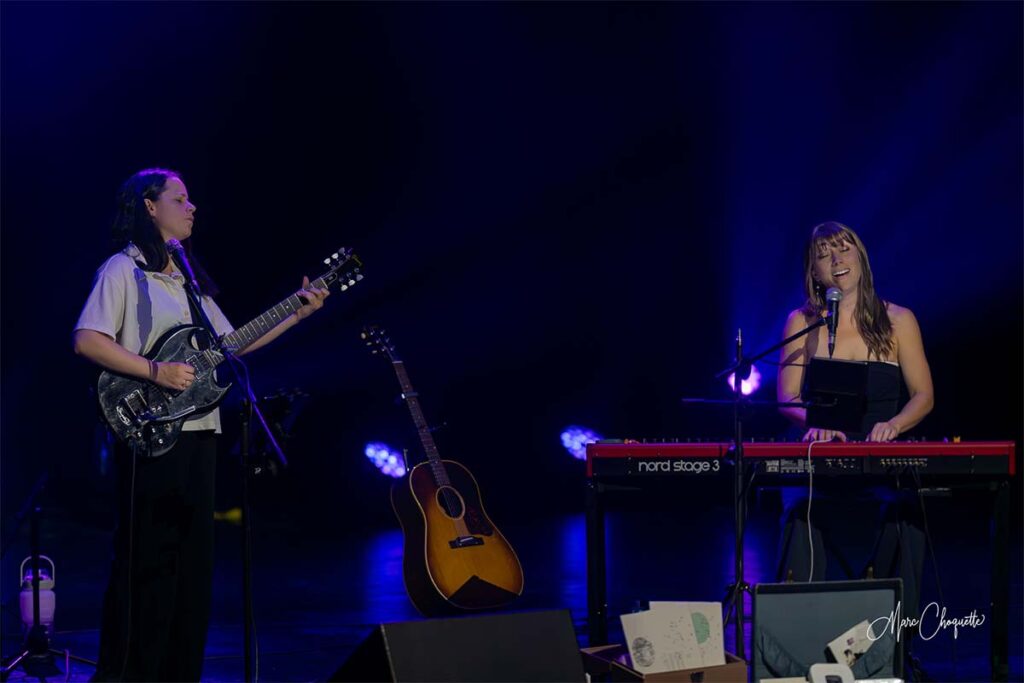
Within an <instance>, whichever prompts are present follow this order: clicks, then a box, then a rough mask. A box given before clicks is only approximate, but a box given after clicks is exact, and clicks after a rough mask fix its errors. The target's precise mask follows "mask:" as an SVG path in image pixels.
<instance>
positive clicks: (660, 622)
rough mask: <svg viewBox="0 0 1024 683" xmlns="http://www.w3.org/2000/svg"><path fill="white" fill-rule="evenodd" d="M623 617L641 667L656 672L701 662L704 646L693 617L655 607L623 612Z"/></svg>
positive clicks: (631, 651)
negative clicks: (698, 646) (697, 640)
mask: <svg viewBox="0 0 1024 683" xmlns="http://www.w3.org/2000/svg"><path fill="white" fill-rule="evenodd" d="M620 618H621V620H622V631H623V633H624V634H625V636H626V644H627V646H628V647H629V654H630V657H631V658H632V660H633V668H634V669H636V670H637V671H640V672H642V673H645V674H652V673H661V672H662V671H678V670H680V669H692V668H696V667H699V666H700V650H699V649H698V648H697V642H696V636H695V635H694V633H693V628H692V622H691V621H690V620H682V619H679V618H678V617H674V615H673V614H671V613H668V612H659V613H655V612H654V611H647V612H636V613H633V614H623V615H622V616H621V617H620ZM688 625H689V628H687V626H688Z"/></svg>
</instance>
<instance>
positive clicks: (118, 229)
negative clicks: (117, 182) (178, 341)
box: [110, 168, 218, 297]
mask: <svg viewBox="0 0 1024 683" xmlns="http://www.w3.org/2000/svg"><path fill="white" fill-rule="evenodd" d="M170 178H178V179H179V180H180V179H181V174H180V173H178V172H177V171H172V170H169V169H166V168H145V169H143V170H141V171H139V172H138V173H136V174H134V175H133V176H132V177H130V178H128V180H126V181H124V183H122V184H121V189H120V190H119V191H118V193H117V211H116V213H115V214H114V222H113V225H112V226H111V231H110V234H111V238H112V239H113V241H114V247H115V248H116V249H118V250H119V251H120V250H121V249H124V248H125V247H127V246H128V244H129V243H132V244H134V245H135V246H136V247H138V249H139V251H141V252H142V255H143V257H145V259H146V264H145V265H144V266H140V267H142V268H143V269H144V270H148V271H151V272H156V273H158V272H161V271H162V270H163V269H164V268H166V267H167V261H168V259H169V258H170V256H169V255H168V253H167V247H166V246H165V245H164V240H163V237H162V236H161V235H160V230H159V229H157V227H156V223H154V222H153V217H152V216H150V215H149V211H148V210H147V209H146V202H145V201H144V200H146V199H148V200H150V201H154V202H155V201H157V199H159V198H160V193H161V192H163V191H164V186H165V185H166V184H167V181H168V179H170ZM182 246H183V247H184V249H185V253H186V254H187V255H188V259H189V262H190V263H191V264H192V269H193V270H194V271H195V273H196V280H198V281H199V289H200V290H202V293H203V294H205V295H207V296H211V297H212V296H216V295H217V293H218V289H217V285H216V284H214V282H213V280H212V279H211V278H210V276H209V275H207V273H206V270H204V269H203V267H202V266H201V265H200V264H199V263H198V262H197V261H196V258H195V256H194V255H193V254H192V240H191V238H190V239H187V240H185V241H184V243H182Z"/></svg>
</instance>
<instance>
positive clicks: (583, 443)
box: [562, 425, 602, 460]
mask: <svg viewBox="0 0 1024 683" xmlns="http://www.w3.org/2000/svg"><path fill="white" fill-rule="evenodd" d="M601 438H602V437H601V435H600V434H598V433H597V432H595V431H594V430H592V429H587V428H586V427H579V426H577V425H570V426H568V427H566V428H565V431H564V432H562V445H563V446H565V449H566V450H567V451H569V453H571V454H572V457H574V458H576V459H577V460H586V459H587V444H588V443H593V442H594V441H600V440H601Z"/></svg>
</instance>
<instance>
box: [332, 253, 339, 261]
mask: <svg viewBox="0 0 1024 683" xmlns="http://www.w3.org/2000/svg"><path fill="white" fill-rule="evenodd" d="M331 258H332V259H335V260H337V258H338V252H334V253H333V254H331Z"/></svg>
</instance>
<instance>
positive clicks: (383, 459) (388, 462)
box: [364, 441, 405, 479]
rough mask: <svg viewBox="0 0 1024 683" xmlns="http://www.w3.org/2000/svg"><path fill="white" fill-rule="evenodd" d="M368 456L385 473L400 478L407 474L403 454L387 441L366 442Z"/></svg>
mask: <svg viewBox="0 0 1024 683" xmlns="http://www.w3.org/2000/svg"><path fill="white" fill-rule="evenodd" d="M364 452H365V453H366V457H367V458H369V459H370V461H371V462H373V464H374V465H376V466H377V469H379V470H380V471H381V472H383V473H384V474H386V475H388V476H389V477H394V478H396V479H397V478H399V477H404V476H405V459H404V458H403V457H402V454H401V453H399V452H398V451H396V450H393V449H392V448H391V447H389V446H388V445H387V444H385V443H381V442H379V441H374V442H372V443H368V444H366V450H365V451H364Z"/></svg>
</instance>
